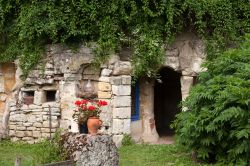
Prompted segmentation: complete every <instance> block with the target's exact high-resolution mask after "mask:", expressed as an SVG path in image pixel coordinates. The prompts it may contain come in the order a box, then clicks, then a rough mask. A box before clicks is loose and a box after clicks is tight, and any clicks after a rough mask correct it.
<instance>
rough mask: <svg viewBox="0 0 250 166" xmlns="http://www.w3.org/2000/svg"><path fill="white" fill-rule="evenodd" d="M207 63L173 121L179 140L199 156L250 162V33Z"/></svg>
mask: <svg viewBox="0 0 250 166" xmlns="http://www.w3.org/2000/svg"><path fill="white" fill-rule="evenodd" d="M206 67H207V71H206V72H203V73H201V74H200V76H199V84H197V86H195V87H194V88H193V89H192V90H191V93H190V96H189V97H188V98H187V100H186V101H185V103H184V106H185V107H187V108H188V109H189V111H186V112H182V113H180V114H179V115H178V116H177V120H176V121H175V123H174V126H175V128H176V133H177V135H178V136H179V141H180V143H182V144H184V145H186V146H187V147H188V148H189V149H190V150H193V151H196V152H197V153H198V157H199V158H201V159H204V160H207V161H211V162H214V161H222V162H225V163H229V162H230V163H234V164H236V165H250V35H248V36H247V39H246V42H245V43H244V44H243V46H242V47H241V48H238V49H234V50H229V51H227V52H225V53H223V54H222V55H221V56H220V57H218V58H216V59H214V60H213V61H210V62H208V63H207V64H206Z"/></svg>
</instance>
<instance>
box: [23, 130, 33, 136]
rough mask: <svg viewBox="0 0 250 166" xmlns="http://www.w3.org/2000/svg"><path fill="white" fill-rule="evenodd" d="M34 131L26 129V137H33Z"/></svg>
mask: <svg viewBox="0 0 250 166" xmlns="http://www.w3.org/2000/svg"><path fill="white" fill-rule="evenodd" d="M32 135H33V132H32V131H24V136H25V137H32Z"/></svg>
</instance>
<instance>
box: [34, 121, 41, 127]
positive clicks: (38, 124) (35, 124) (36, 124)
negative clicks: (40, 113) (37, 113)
mask: <svg viewBox="0 0 250 166" xmlns="http://www.w3.org/2000/svg"><path fill="white" fill-rule="evenodd" d="M33 126H34V127H38V128H40V127H42V123H38V122H35V123H34V124H33Z"/></svg>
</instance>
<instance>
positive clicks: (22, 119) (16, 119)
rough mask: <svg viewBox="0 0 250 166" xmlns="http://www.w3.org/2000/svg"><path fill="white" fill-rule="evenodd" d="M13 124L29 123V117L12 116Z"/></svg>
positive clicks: (22, 115) (21, 115)
mask: <svg viewBox="0 0 250 166" xmlns="http://www.w3.org/2000/svg"><path fill="white" fill-rule="evenodd" d="M10 121H11V122H27V117H26V116H25V115H24V114H14V115H13V116H10Z"/></svg>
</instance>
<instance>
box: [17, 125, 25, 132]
mask: <svg viewBox="0 0 250 166" xmlns="http://www.w3.org/2000/svg"><path fill="white" fill-rule="evenodd" d="M16 129H17V130H21V131H24V130H26V127H24V126H17V127H16Z"/></svg>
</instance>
